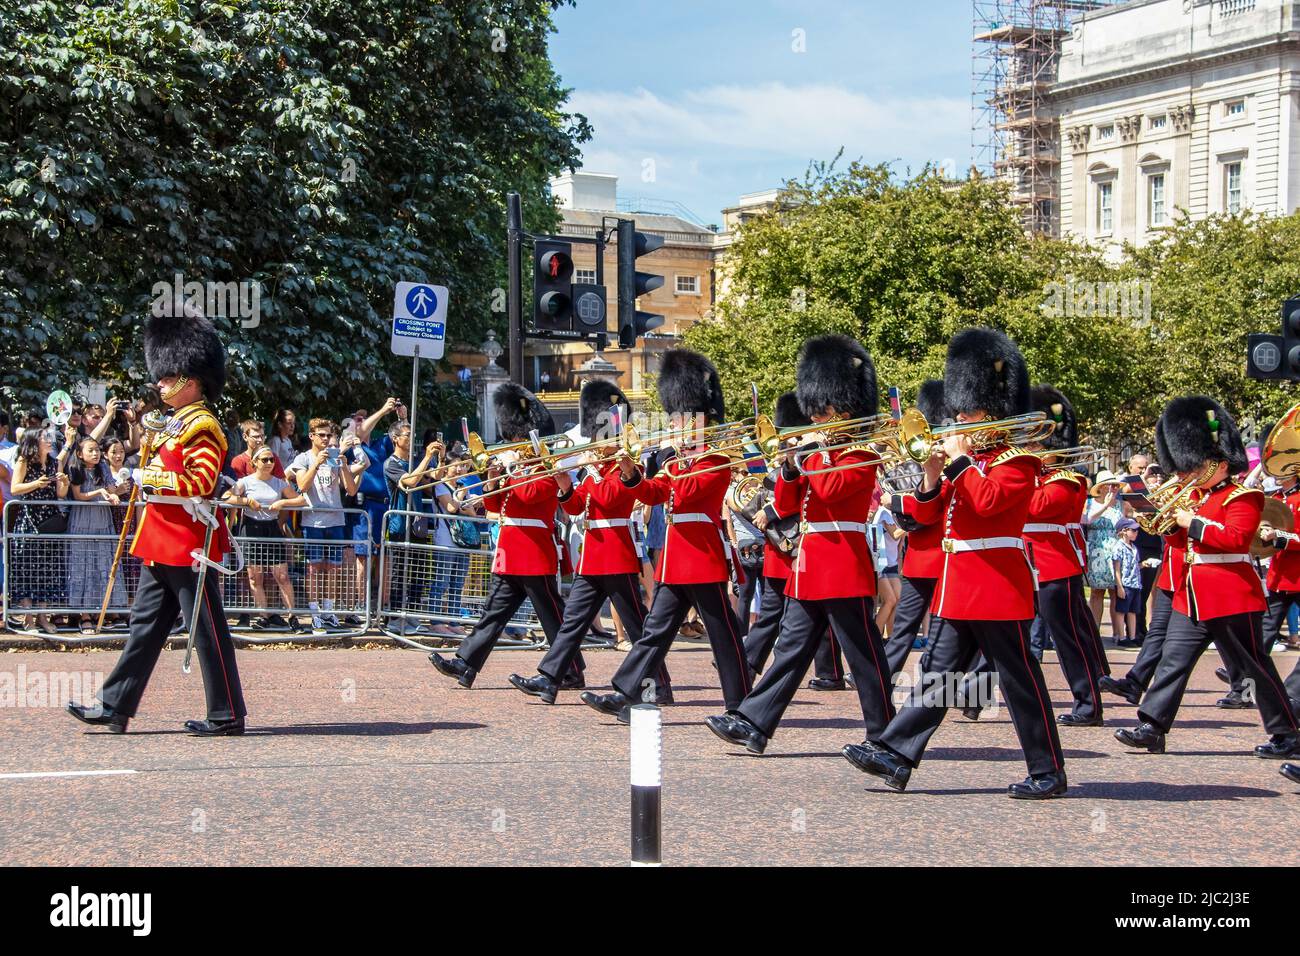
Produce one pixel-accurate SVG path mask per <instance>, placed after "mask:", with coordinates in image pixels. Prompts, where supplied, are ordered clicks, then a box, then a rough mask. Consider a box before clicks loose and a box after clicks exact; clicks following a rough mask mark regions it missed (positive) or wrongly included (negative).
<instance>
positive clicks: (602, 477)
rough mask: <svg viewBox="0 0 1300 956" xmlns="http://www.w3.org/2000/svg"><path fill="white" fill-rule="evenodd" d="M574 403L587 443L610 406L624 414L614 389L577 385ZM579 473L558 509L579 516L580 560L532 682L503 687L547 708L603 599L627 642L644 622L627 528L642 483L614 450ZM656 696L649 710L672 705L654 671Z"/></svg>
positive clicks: (637, 563) (623, 400)
mask: <svg viewBox="0 0 1300 956" xmlns="http://www.w3.org/2000/svg"><path fill="white" fill-rule="evenodd" d="M579 404H580V406H581V412H580V416H581V422H580V425H581V432H580V437H581V438H582V439H585V440H587V441H591V440H592V439H596V438H608V437H612V436H613V431H612V429H611V428H610V424H611V423H610V406H611V405H613V404H618V405H621V406H623V407H624V408H626V407H627V396H625V395H624V394H623V393H622V392H621V391H620V390H619V388H618V386H617V385H614V384H612V383H610V382H601V381H595V380H593V381H589V382H587V383H586V384H584V385H583V386H582V395H581V397H580V399H579ZM591 454H592V455H593V456H594V455H595V452H592V453H591ZM584 471H585V472H586V474H585V475H584V476H583V477H582V479H581V480H580V481H579V482H578V483H577V484H576V485H574V486H573V488H572V490H570V491H569V492H568V493H567V494H564V495H561V496H560V507H562V508H563V509H564V510H565V512H566V513H568V514H571V515H581V516H582V526H583V534H582V556H581V558H579V560H578V567H577V569H576V571H575V573H574V578H573V585H572V587H570V588H569V597H568V600H567V601H566V602H565V605H564V623H563V624H562V625H561V627H560V631H559V634H557V635H556V637H555V640H554V641H552V642H551V647H550V650H548V651H547V653H546V656H545V657H543V658H542V660H541V663H540V664H538V665H537V675H536V676H535V677H521V676H520V675H518V674H511V675H510V683H511V684H513V685H514V686H515V687H517V688H518V689H519V690H521V691H523V692H524V693H525V694H528V695H529V696H531V697H540V698H541V699H542V700H543V701H544V702H546V703H548V704H553V703H555V698H556V696H557V694H558V693H559V691H560V687H561V685H562V684H563V677H564V675H565V674H568V673H570V670H571V667H572V663H573V660H574V658H575V657H576V656H577V654H578V651H579V648H580V647H581V646H582V638H583V637H584V636H585V635H586V633H587V629H588V628H590V627H591V622H592V621H594V620H595V619H596V615H597V614H599V613H600V609H601V606H602V605H603V604H604V603H605V601H606V599H608V600H610V601H612V602H613V604H614V609H615V611H617V612H618V616H619V619H620V620H621V621H622V622H623V628H624V631H625V633H626V634H627V638H628V640H629V641H632V642H633V643H635V642H636V641H639V640H640V639H641V635H642V625H643V624H644V623H645V617H646V609H645V605H644V604H643V603H642V602H641V585H640V580H641V577H640V575H641V559H640V557H638V556H637V553H636V542H635V541H634V540H633V538H632V521H631V518H632V510H633V509H634V508H635V507H636V506H637V489H638V487H639V486H640V484H641V482H642V481H643V480H644V479H643V476H642V473H641V469H640V468H638V467H637V465H636V463H635V462H634V461H632V460H631V459H629V458H627V457H625V456H622V455H619V454H618V453H617V450H615V451H614V453H612V454H608V455H605V456H602V457H593V458H592V459H591V460H590V461H588V462H587V463H586V464H585V465H584ZM657 690H658V698H657V700H656V703H659V704H667V703H671V702H672V688H671V687H670V686H669V683H668V671H667V669H666V668H661V671H660V674H659V682H658V687H657Z"/></svg>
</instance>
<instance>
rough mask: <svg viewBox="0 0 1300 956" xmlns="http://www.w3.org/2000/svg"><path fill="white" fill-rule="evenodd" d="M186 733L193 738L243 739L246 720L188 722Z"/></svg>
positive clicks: (186, 723) (239, 718)
mask: <svg viewBox="0 0 1300 956" xmlns="http://www.w3.org/2000/svg"><path fill="white" fill-rule="evenodd" d="M185 731H186V733H188V734H189V735H190V736H191V737H242V736H243V735H244V718H243V717H236V718H235V719H234V720H187V721H185Z"/></svg>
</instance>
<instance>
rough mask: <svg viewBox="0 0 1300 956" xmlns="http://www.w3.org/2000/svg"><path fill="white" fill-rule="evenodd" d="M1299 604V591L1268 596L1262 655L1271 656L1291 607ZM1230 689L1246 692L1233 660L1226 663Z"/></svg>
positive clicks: (1237, 667) (1241, 692) (1240, 669)
mask: <svg viewBox="0 0 1300 956" xmlns="http://www.w3.org/2000/svg"><path fill="white" fill-rule="evenodd" d="M1293 604H1300V591H1273V592H1271V593H1270V594H1269V596H1268V610H1267V611H1265V612H1264V644H1263V646H1264V653H1265V654H1272V653H1273V645H1274V644H1276V643H1277V641H1278V638H1280V637H1281V636H1282V628H1284V627H1286V618H1287V615H1288V614H1290V613H1291V605H1293ZM1226 663H1227V665H1228V675H1229V676H1230V677H1231V678H1232V689H1233V690H1235V691H1236V692H1237V693H1238V694H1244V693H1245V692H1246V686H1247V685H1246V674H1245V673H1244V671H1243V670H1242V668H1241V667H1240V666H1239V665H1238V664H1237V662H1236V661H1235V660H1231V661H1227V662H1226Z"/></svg>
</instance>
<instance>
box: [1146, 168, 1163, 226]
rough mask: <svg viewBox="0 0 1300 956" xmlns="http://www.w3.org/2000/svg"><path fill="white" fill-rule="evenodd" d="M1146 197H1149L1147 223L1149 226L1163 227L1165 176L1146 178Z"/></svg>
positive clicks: (1161, 174)
mask: <svg viewBox="0 0 1300 956" xmlns="http://www.w3.org/2000/svg"><path fill="white" fill-rule="evenodd" d="M1147 195H1148V196H1149V197H1150V205H1149V208H1148V217H1147V221H1148V223H1149V225H1151V226H1153V227H1154V226H1163V225H1165V224H1166V223H1167V221H1168V220H1167V219H1166V218H1165V174H1164V173H1155V174H1153V175H1151V176H1148V177H1147Z"/></svg>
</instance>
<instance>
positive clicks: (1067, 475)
mask: <svg viewBox="0 0 1300 956" xmlns="http://www.w3.org/2000/svg"><path fill="white" fill-rule="evenodd" d="M1083 480H1084V478H1083V475H1081V474H1079V473H1078V472H1077V471H1071V470H1069V469H1068V468H1058V469H1057V470H1056V471H1054V472H1052V473H1051V474H1050V475H1048V476H1047V477H1046V478H1044V479H1043V484H1047V483H1048V482H1049V481H1076V482H1078V481H1083Z"/></svg>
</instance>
